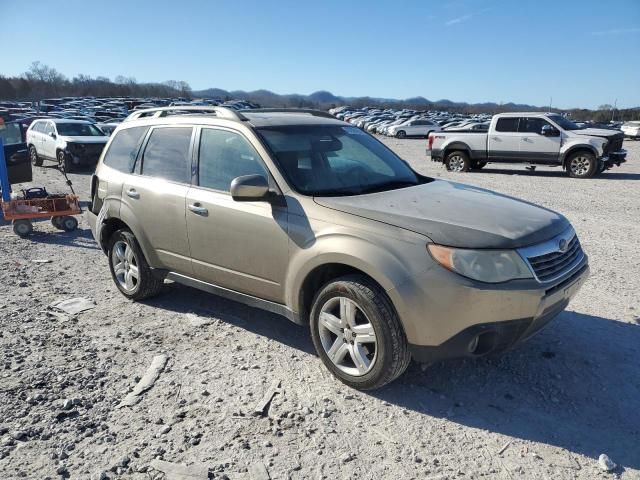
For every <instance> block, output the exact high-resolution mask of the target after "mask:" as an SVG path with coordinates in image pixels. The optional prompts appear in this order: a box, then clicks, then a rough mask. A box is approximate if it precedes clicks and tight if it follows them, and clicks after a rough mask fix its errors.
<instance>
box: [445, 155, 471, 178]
mask: <svg viewBox="0 0 640 480" xmlns="http://www.w3.org/2000/svg"><path fill="white" fill-rule="evenodd" d="M444 165H445V167H447V170H448V171H450V172H456V173H460V172H468V171H469V170H470V169H471V161H470V160H469V155H467V154H466V152H463V151H461V150H455V151H453V152H451V153H450V154H449V155H447V158H445V160H444Z"/></svg>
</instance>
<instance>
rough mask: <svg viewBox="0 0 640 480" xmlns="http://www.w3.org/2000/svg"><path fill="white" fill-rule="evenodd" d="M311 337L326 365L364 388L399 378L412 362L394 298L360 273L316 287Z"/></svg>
mask: <svg viewBox="0 0 640 480" xmlns="http://www.w3.org/2000/svg"><path fill="white" fill-rule="evenodd" d="M311 337H312V339H313V344H314V346H315V348H316V351H317V352H318V355H319V356H320V359H321V360H322V362H323V363H324V365H325V366H326V367H327V369H328V370H329V371H330V372H331V373H332V374H333V375H335V376H336V377H337V378H338V379H339V380H340V381H342V382H343V383H345V384H347V385H349V386H350V387H353V388H357V389H360V390H372V389H375V388H380V387H382V386H383V385H386V384H387V383H389V382H391V381H393V380H395V379H396V378H397V377H398V376H400V375H401V374H402V373H403V372H404V371H405V370H406V368H407V366H408V365H409V362H410V361H411V354H410V353H409V350H408V343H407V337H406V336H405V333H404V330H403V329H402V325H401V323H400V319H399V318H398V314H397V313H396V311H395V309H394V307H393V305H392V303H391V301H390V300H389V298H388V297H387V295H386V294H385V292H384V290H382V289H381V288H380V287H379V286H378V285H377V284H375V283H374V282H372V281H370V280H369V279H367V278H366V277H364V276H362V275H347V276H344V277H341V278H338V279H336V280H333V281H331V282H330V283H328V284H326V285H325V286H324V287H323V288H322V289H321V290H320V291H319V292H318V294H317V295H316V297H315V298H314V300H313V306H312V309H311Z"/></svg>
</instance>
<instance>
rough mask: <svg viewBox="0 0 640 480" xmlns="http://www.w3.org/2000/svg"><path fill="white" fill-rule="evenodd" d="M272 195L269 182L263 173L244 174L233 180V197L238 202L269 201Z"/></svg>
mask: <svg viewBox="0 0 640 480" xmlns="http://www.w3.org/2000/svg"><path fill="white" fill-rule="evenodd" d="M271 195H272V192H271V191H270V190H269V182H268V181H267V179H266V178H264V177H263V176H262V175H243V176H242V177H236V178H234V179H233V181H232V182H231V198H233V199H234V200H235V201H236V202H260V201H267V200H268V199H269V197H270V196H271Z"/></svg>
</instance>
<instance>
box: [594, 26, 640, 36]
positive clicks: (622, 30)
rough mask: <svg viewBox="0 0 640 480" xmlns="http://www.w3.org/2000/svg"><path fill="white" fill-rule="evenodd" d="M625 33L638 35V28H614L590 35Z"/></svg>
mask: <svg viewBox="0 0 640 480" xmlns="http://www.w3.org/2000/svg"><path fill="white" fill-rule="evenodd" d="M627 33H640V28H614V29H611V30H600V31H598V32H591V35H596V36H603V35H624V34H627Z"/></svg>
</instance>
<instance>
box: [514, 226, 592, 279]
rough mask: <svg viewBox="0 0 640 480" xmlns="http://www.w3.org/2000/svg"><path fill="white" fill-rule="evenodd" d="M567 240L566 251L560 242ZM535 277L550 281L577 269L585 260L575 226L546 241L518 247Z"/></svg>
mask: <svg viewBox="0 0 640 480" xmlns="http://www.w3.org/2000/svg"><path fill="white" fill-rule="evenodd" d="M561 242H562V243H564V242H566V244H567V248H566V250H565V251H561V250H560V243H561ZM518 253H519V254H520V256H521V257H522V258H523V259H524V260H525V262H526V263H527V265H528V266H529V269H530V270H531V273H533V276H534V278H535V279H536V280H537V281H538V282H540V283H549V282H553V281H554V280H558V279H559V278H562V277H565V276H566V275H568V274H570V273H571V272H572V271H573V270H575V269H576V268H577V267H578V266H579V265H580V264H581V263H582V261H583V260H584V258H585V255H584V252H583V251H582V246H581V245H580V240H578V236H577V235H576V232H575V230H574V229H573V227H569V228H568V229H567V230H565V231H564V232H562V233H561V234H560V235H557V236H555V237H553V238H552V239H551V240H547V241H546V242H543V243H540V244H537V245H533V246H531V247H525V248H520V249H518Z"/></svg>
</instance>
